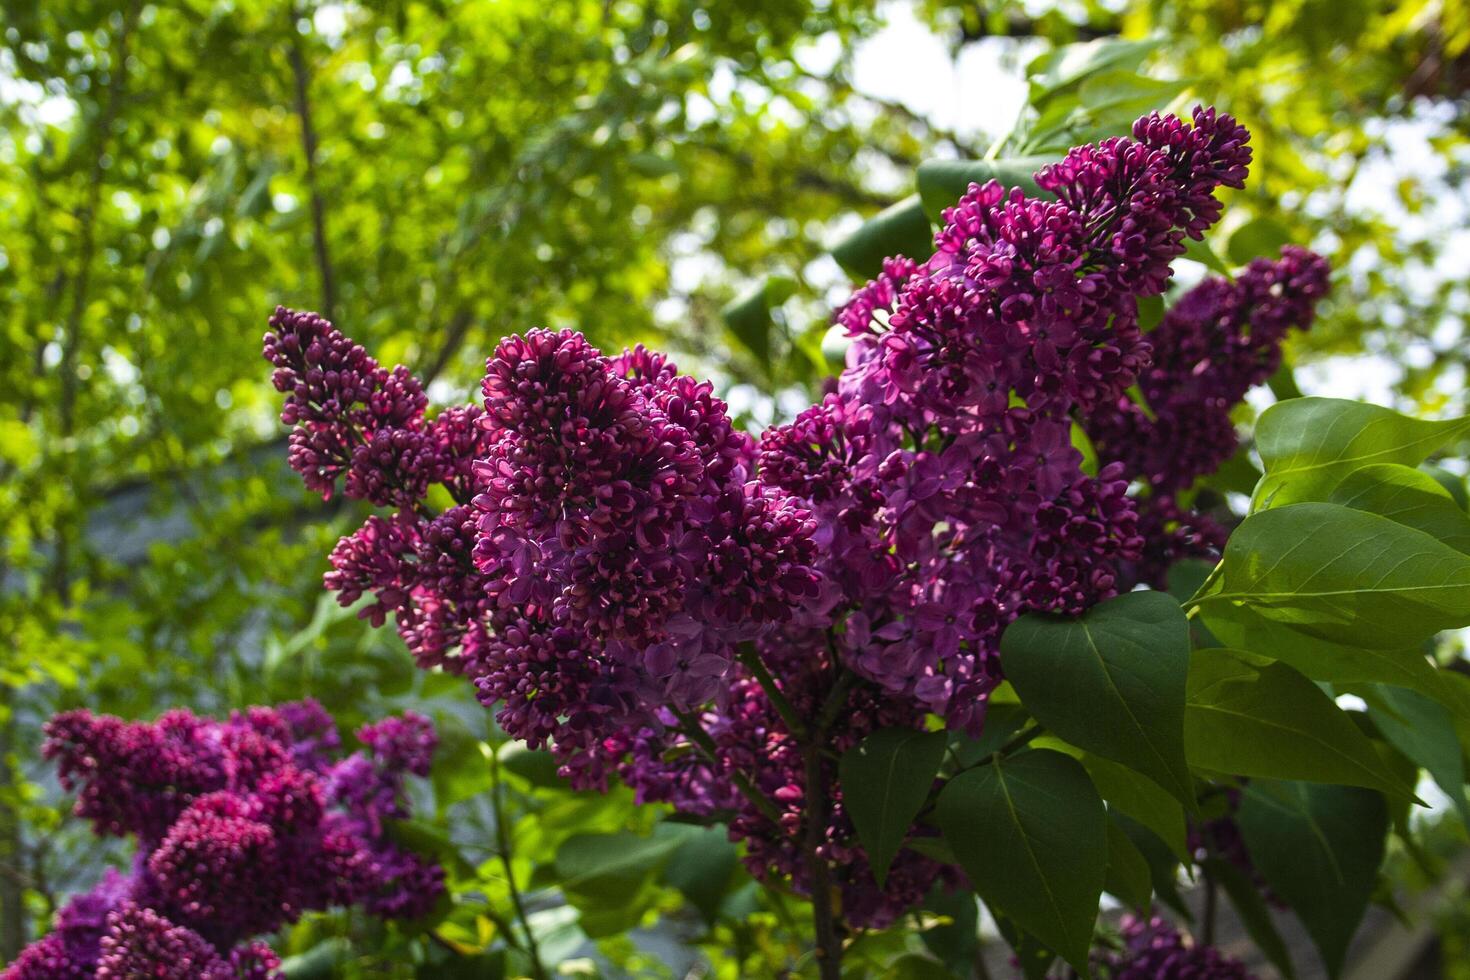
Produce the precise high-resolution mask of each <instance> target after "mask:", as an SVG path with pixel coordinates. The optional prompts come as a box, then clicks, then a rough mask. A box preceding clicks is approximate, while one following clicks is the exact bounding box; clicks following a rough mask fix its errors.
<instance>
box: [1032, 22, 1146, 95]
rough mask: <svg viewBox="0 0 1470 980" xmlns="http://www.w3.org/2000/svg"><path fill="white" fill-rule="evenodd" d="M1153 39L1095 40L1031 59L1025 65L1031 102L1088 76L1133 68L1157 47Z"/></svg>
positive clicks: (1066, 46)
mask: <svg viewBox="0 0 1470 980" xmlns="http://www.w3.org/2000/svg"><path fill="white" fill-rule="evenodd" d="M1159 43H1160V42H1159V40H1157V39H1152V38H1150V39H1143V40H1124V39H1122V38H1116V37H1109V38H1099V39H1097V40H1094V41H1085V42H1082V43H1080V44H1067V45H1062V46H1061V47H1058V48H1055V49H1053V50H1051V51H1048V52H1046V53H1045V54H1042V55H1039V56H1038V57H1036V58H1034V59H1032V61H1031V63H1030V64H1029V65H1027V66H1026V74H1027V75H1028V76H1029V77H1030V79H1031V98H1032V101H1033V102H1039V101H1042V100H1044V99H1045V98H1046V97H1047V96H1049V95H1052V94H1054V93H1056V92H1059V91H1061V90H1062V89H1064V88H1066V87H1067V86H1069V85H1074V84H1076V83H1077V82H1080V81H1082V80H1083V79H1084V78H1087V77H1088V76H1091V75H1096V74H1098V73H1100V72H1104V71H1110V70H1117V69H1128V70H1132V69H1136V68H1137V67H1138V66H1139V65H1140V64H1142V63H1143V59H1144V58H1147V57H1148V56H1149V55H1150V54H1152V53H1153V52H1154V51H1156V50H1157V49H1158V47H1159Z"/></svg>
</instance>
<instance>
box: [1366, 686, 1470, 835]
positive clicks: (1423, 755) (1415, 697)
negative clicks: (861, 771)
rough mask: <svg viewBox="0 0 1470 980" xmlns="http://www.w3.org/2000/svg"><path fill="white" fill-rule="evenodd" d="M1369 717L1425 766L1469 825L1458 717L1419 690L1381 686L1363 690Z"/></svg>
mask: <svg viewBox="0 0 1470 980" xmlns="http://www.w3.org/2000/svg"><path fill="white" fill-rule="evenodd" d="M1363 694H1364V699H1365V700H1366V701H1367V703H1368V716H1369V717H1370V718H1372V719H1373V723H1374V724H1375V725H1376V726H1378V730H1379V731H1380V732H1382V733H1383V737H1384V738H1385V739H1387V740H1388V744H1390V745H1392V746H1393V747H1394V748H1396V749H1398V750H1399V751H1400V752H1402V753H1403V754H1404V755H1406V756H1408V757H1409V758H1410V759H1411V760H1412V761H1413V762H1414V763H1416V764H1417V765H1420V766H1423V767H1424V768H1425V769H1426V770H1427V771H1428V772H1429V775H1430V776H1431V777H1432V778H1433V779H1434V781H1435V783H1437V784H1438V785H1439V788H1440V789H1442V790H1444V791H1445V794H1446V795H1447V796H1449V798H1450V799H1451V800H1453V801H1454V804H1455V809H1456V810H1458V811H1459V814H1460V819H1461V820H1462V821H1464V822H1465V825H1466V826H1467V827H1470V802H1467V801H1466V799H1465V757H1464V754H1463V753H1462V751H1461V749H1460V739H1459V736H1458V735H1456V734H1455V719H1454V718H1453V717H1452V716H1451V715H1450V712H1449V710H1448V709H1447V708H1445V707H1444V706H1443V705H1441V704H1438V703H1436V702H1434V701H1431V700H1429V699H1428V698H1426V697H1425V696H1424V695H1422V694H1419V693H1418V692H1416V691H1406V690H1404V689H1403V688H1398V687H1387V686H1384V685H1378V686H1377V687H1375V688H1374V689H1373V690H1371V691H1365V692H1363Z"/></svg>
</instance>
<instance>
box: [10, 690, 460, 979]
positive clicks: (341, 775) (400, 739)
mask: <svg viewBox="0 0 1470 980" xmlns="http://www.w3.org/2000/svg"><path fill="white" fill-rule="evenodd" d="M46 736H47V740H46V744H45V748H44V753H45V755H46V756H47V757H48V758H50V759H53V760H55V761H56V763H57V766H58V769H59V770H60V775H61V781H62V785H63V786H65V787H66V788H67V789H69V790H73V791H75V792H77V795H78V799H77V805H76V812H77V814H78V815H79V816H82V817H85V818H87V819H88V820H90V821H91V822H92V825H93V826H94V828H95V829H96V831H97V832H98V833H99V834H105V835H111V836H126V835H133V836H135V837H136V838H137V842H138V850H137V854H136V857H135V860H134V865H133V869H132V871H131V873H129V874H126V875H124V874H121V873H119V872H117V871H116V870H113V869H109V870H108V871H107V872H106V874H105V875H104V876H103V878H102V880H101V881H100V882H99V883H98V884H97V886H96V887H95V888H93V890H92V891H90V892H88V893H86V894H83V895H80V896H78V897H76V898H74V899H72V900H71V902H69V903H68V904H67V905H66V906H65V907H64V908H63V909H62V910H61V911H60V913H59V914H58V915H57V919H56V928H55V930H54V931H52V932H51V933H50V934H49V935H47V936H46V937H45V938H43V939H41V940H40V941H38V942H36V943H33V944H32V945H31V946H30V947H28V948H27V949H26V950H25V951H24V952H23V953H22V954H21V956H20V957H19V958H18V959H17V960H16V961H15V962H14V963H13V964H11V966H10V967H9V968H8V969H7V970H6V971H5V973H4V975H3V976H4V978H5V980H43V978H44V980H73V978H76V980H81V978H90V977H99V978H123V977H144V976H146V977H158V978H165V980H167V978H178V980H184V978H190V980H196V978H201V977H203V978H207V980H225V978H231V980H234V978H239V977H243V978H247V980H248V978H255V980H265V978H267V977H273V976H276V973H275V968H276V966H278V965H279V961H278V959H277V958H276V956H275V954H274V953H273V952H272V951H271V950H270V948H269V947H268V946H266V945H265V944H264V943H261V942H259V941H252V940H251V938H250V937H252V936H254V935H258V934H261V933H266V932H271V931H273V930H275V929H276V928H278V927H279V926H281V925H283V924H285V923H288V922H293V921H295V920H296V919H297V918H299V917H300V915H301V914H302V913H303V912H305V911H308V910H311V909H325V908H330V907H332V906H338V905H361V906H363V907H364V908H366V909H367V910H368V911H369V912H370V913H372V914H374V915H379V916H383V917H403V918H414V917H417V916H420V915H423V914H424V913H426V912H427V911H428V910H429V908H430V907H432V905H433V904H434V902H435V901H437V899H438V897H439V895H440V893H441V892H442V891H443V872H442V870H441V869H440V868H439V867H438V866H437V865H434V864H430V863H426V862H425V861H423V860H421V859H420V858H419V857H417V856H416V855H414V854H412V853H410V852H407V851H404V850H403V849H401V848H400V847H398V846H397V845H396V844H394V843H393V842H392V841H391V840H390V839H389V838H388V836H387V834H386V828H385V823H384V822H385V821H386V820H390V819H398V818H402V817H405V816H407V809H406V807H407V803H406V799H405V781H406V779H407V777H408V776H409V775H416V776H426V775H428V771H429V761H430V757H431V755H432V753H433V751H434V745H435V738H434V732H433V728H432V726H431V725H430V723H429V721H428V719H426V718H423V717H421V716H419V715H415V714H412V713H408V714H405V715H404V716H403V717H401V718H389V719H387V720H385V721H382V722H379V723H378V724H376V725H368V726H366V727H364V728H363V729H362V730H361V731H360V732H358V737H359V738H360V739H361V740H362V742H363V744H364V745H365V746H366V749H367V751H366V752H356V753H352V754H351V755H348V756H346V757H345V758H338V756H339V755H340V753H339V752H338V751H337V750H338V749H339V748H340V745H339V741H338V738H337V733H336V728H335V727H334V725H333V723H332V720H331V718H330V717H329V716H328V715H327V714H326V712H325V711H323V710H322V708H321V706H320V705H319V704H317V703H316V702H314V701H302V702H297V703H291V704H284V705H281V706H280V707H277V708H263V707H255V708H250V709H249V710H248V711H245V712H237V713H235V714H233V715H231V716H230V718H228V719H227V720H225V721H215V720H211V719H208V718H200V717H197V716H195V715H193V714H191V713H189V712H188V711H183V710H175V711H170V712H168V713H166V714H165V715H163V716H162V717H160V718H159V719H158V721H156V722H128V721H123V720H121V719H118V718H113V717H110V716H105V715H104V716H97V715H93V714H91V713H89V712H86V711H69V712H66V713H64V714H61V715H58V716H56V717H55V718H53V719H52V720H51V722H50V723H49V724H48V725H47V726H46Z"/></svg>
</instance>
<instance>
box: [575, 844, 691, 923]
mask: <svg viewBox="0 0 1470 980" xmlns="http://www.w3.org/2000/svg"><path fill="white" fill-rule="evenodd" d="M682 840H683V838H682V837H680V836H678V835H672V834H671V835H667V836H663V837H642V836H639V835H637V834H631V833H626V832H623V833H615V834H576V835H574V836H572V837H569V838H567V839H566V840H565V841H563V842H562V845H561V847H559V848H558V849H557V852H556V875H557V879H558V883H559V884H560V885H561V889H562V892H563V894H565V895H566V897H567V901H568V902H570V903H571V904H572V905H573V906H575V907H576V908H577V910H578V911H579V912H580V913H581V916H580V920H579V921H580V923H581V926H582V930H583V931H584V932H585V933H586V934H587V935H588V936H591V937H592V938H597V937H600V936H609V935H613V934H615V933H618V932H623V931H625V930H627V929H630V928H632V927H633V926H635V925H637V924H638V921H639V920H640V919H641V918H642V916H643V913H644V912H645V911H646V910H647V908H648V906H649V905H650V904H651V900H652V897H653V896H652V895H651V894H650V892H651V889H650V887H649V886H650V884H651V882H652V880H653V876H654V875H656V874H657V873H658V872H659V870H660V869H661V868H662V867H663V865H664V862H665V861H667V860H668V858H669V856H670V855H671V854H672V853H673V852H674V851H675V850H676V849H677V848H678V847H679V845H680V843H681V842H682Z"/></svg>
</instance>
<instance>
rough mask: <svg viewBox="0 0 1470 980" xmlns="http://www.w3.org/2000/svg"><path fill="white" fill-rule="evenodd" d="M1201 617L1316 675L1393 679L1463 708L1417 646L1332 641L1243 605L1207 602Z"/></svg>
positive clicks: (1237, 643) (1230, 641) (1228, 637)
mask: <svg viewBox="0 0 1470 980" xmlns="http://www.w3.org/2000/svg"><path fill="white" fill-rule="evenodd" d="M1199 618H1200V619H1202V620H1204V622H1205V625H1206V626H1208V627H1209V630H1210V632H1211V633H1212V634H1213V635H1214V636H1215V637H1217V638H1218V639H1219V641H1220V642H1221V644H1223V645H1225V646H1228V647H1233V648H1234V649H1237V650H1249V651H1251V652H1252V653H1257V654H1261V655H1262V656H1267V657H1270V658H1272V659H1273V660H1280V661H1281V662H1282V663H1285V664H1287V665H1288V666H1291V667H1294V668H1295V669H1297V670H1299V671H1301V672H1302V673H1303V674H1305V675H1306V676H1308V677H1310V678H1311V679H1312V680H1314V681H1322V682H1324V683H1334V684H1352V683H1362V682H1367V683H1383V684H1393V685H1396V686H1398V687H1407V688H1411V689H1413V690H1416V691H1419V692H1420V693H1421V694H1424V695H1427V696H1428V697H1431V698H1434V699H1435V700H1436V701H1439V702H1440V703H1441V704H1444V705H1445V706H1447V707H1449V708H1450V709H1451V710H1452V711H1456V712H1460V713H1464V712H1465V711H1466V710H1467V709H1465V708H1464V707H1463V706H1462V701H1463V700H1464V699H1462V698H1457V697H1456V696H1455V695H1454V692H1452V691H1450V690H1449V689H1448V686H1447V684H1446V676H1445V674H1444V672H1443V671H1439V670H1436V669H1435V667H1434V665H1433V664H1431V663H1430V662H1429V660H1428V658H1426V657H1425V656H1424V651H1423V650H1422V649H1420V648H1417V647H1415V648H1402V649H1383V650H1379V649H1375V648H1372V647H1363V646H1353V645H1349V644H1345V643H1333V642H1331V641H1329V640H1324V639H1321V638H1319V637H1315V636H1311V635H1309V634H1307V633H1303V632H1302V631H1300V630H1297V629H1293V628H1292V627H1290V626H1285V625H1283V624H1281V623H1273V622H1271V621H1270V620H1268V619H1265V618H1263V617H1261V616H1258V615H1256V614H1255V613H1253V612H1251V611H1250V610H1249V609H1246V608H1243V607H1241V606H1229V605H1222V604H1216V605H1211V606H1208V607H1204V608H1202V609H1201V615H1200V617H1199ZM1467 716H1470V715H1467Z"/></svg>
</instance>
